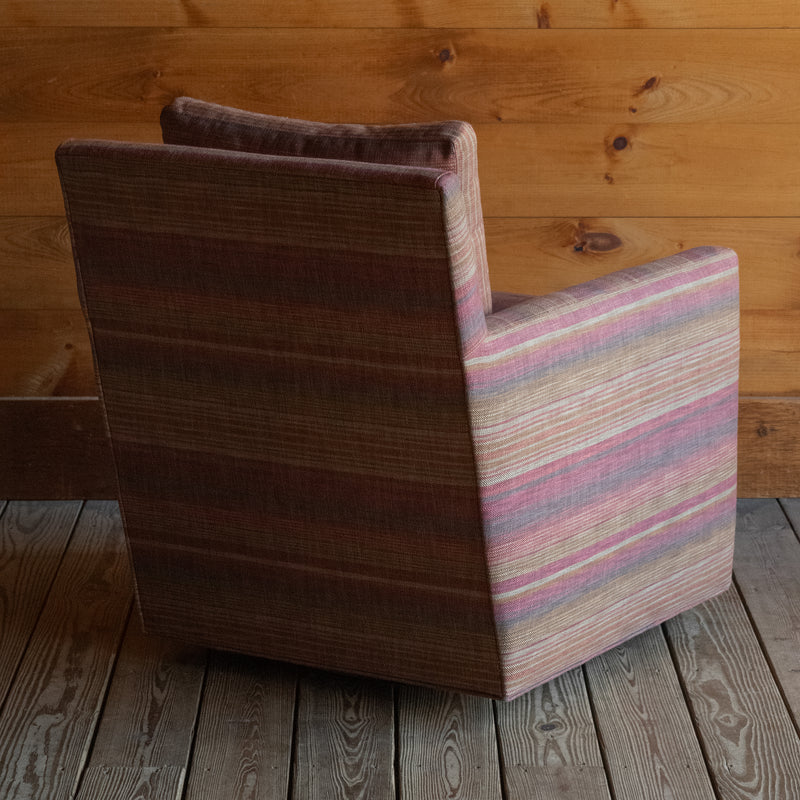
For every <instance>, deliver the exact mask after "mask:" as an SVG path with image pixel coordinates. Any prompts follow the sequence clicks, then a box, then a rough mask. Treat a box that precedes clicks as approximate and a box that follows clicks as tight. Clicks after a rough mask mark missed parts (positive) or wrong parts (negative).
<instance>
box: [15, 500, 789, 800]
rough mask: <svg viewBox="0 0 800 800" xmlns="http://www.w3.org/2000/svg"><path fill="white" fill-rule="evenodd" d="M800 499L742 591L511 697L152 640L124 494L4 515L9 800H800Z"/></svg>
mask: <svg viewBox="0 0 800 800" xmlns="http://www.w3.org/2000/svg"><path fill="white" fill-rule="evenodd" d="M798 530H800V501H798V500H785V501H780V502H779V501H776V500H760V501H742V502H741V504H740V518H739V531H738V540H737V553H736V570H735V585H734V586H733V587H731V589H730V590H729V591H728V592H727V593H726V594H724V595H723V596H721V597H719V598H717V599H715V600H713V601H711V602H708V603H706V604H705V605H703V606H700V607H698V608H696V609H694V610H692V611H690V612H687V613H686V614H683V615H682V616H680V617H678V618H677V619H675V620H673V621H671V622H669V623H667V624H666V625H664V626H663V627H662V628H658V629H655V630H653V631H651V632H649V633H646V634H644V635H642V636H640V637H639V638H638V639H635V640H634V641H632V642H630V643H629V644H628V645H626V646H625V647H621V648H618V649H616V650H613V651H611V652H609V653H607V654H606V655H604V656H601V657H600V658H597V659H595V660H594V661H592V662H590V663H588V664H587V665H586V666H585V667H583V668H580V669H576V670H574V671H572V672H571V673H568V674H567V675H565V676H563V677H562V678H560V679H558V680H555V681H553V682H551V683H550V684H548V685H546V686H544V687H542V688H541V689H539V690H536V691H534V692H532V693H531V694H529V695H528V696H526V697H523V698H521V699H520V700H517V701H515V702H513V703H508V704H506V703H492V702H491V701H489V700H483V699H478V698H473V697H465V696H461V695H451V694H445V693H441V692H436V691H431V690H426V689H417V688H410V687H405V686H396V685H392V684H386V683H380V682H375V681H366V680H358V679H349V678H343V677H339V676H332V675H329V674H325V673H320V672H315V671H312V670H307V669H297V668H293V667H289V666H286V665H280V664H275V663H272V662H269V661H263V660H257V659H251V658H245V657H241V656H234V655H228V654H222V653H215V652H206V651H203V650H198V649H194V648H191V647H186V646H182V645H179V644H175V643H172V642H166V641H162V640H158V639H153V638H149V637H145V636H144V635H143V634H142V633H141V631H140V629H139V625H138V621H137V616H136V614H135V613H134V614H131V605H132V586H131V574H130V570H129V566H128V560H127V554H126V550H125V546H124V542H123V538H122V531H121V527H120V523H119V518H118V514H117V509H116V506H115V505H114V504H111V503H95V502H90V503H86V504H85V505H84V504H81V503H77V502H41V503H27V502H26V503H22V502H19V503H17V502H15V503H9V504H8V505H7V506H4V507H3V512H2V517H0V703H2V706H0V798H2V800H16V799H17V798H26V800H27V799H28V798H39V799H40V800H60V799H61V798H78V800H112V799H113V800H133V798H141V800H162V799H163V800H166V799H167V798H169V800H177V799H178V798H182V799H183V798H185V799H186V800H211V799H212V798H214V799H215V800H216V799H217V798H219V799H220V800H232V799H233V798H237V799H238V798H241V799H242V800H244V799H245V798H247V799H248V800H256V799H257V798H270V800H271V799H272V798H291V800H300V799H302V800H306V799H308V800H311V799H312V798H325V800H329V799H333V798H340V797H342V798H363V799H364V800H383V799H384V798H389V799H391V800H395V798H408V799H409V800H429V799H431V800H434V799H435V800H439V798H442V799H444V798H465V799H467V800H500V798H505V800H532V799H533V798H543V799H545V800H555V799H556V798H569V800H599V799H600V798H603V799H604V800H624V799H625V798H631V799H632V800H646V799H647V798H670V799H671V800H705V799H706V798H709V799H710V798H717V799H719V798H724V799H725V800H727V799H728V798H764V800H797V799H798V798H800V737H799V736H798V723H799V722H800V540H798V537H797V535H796V533H795V532H796V531H798Z"/></svg>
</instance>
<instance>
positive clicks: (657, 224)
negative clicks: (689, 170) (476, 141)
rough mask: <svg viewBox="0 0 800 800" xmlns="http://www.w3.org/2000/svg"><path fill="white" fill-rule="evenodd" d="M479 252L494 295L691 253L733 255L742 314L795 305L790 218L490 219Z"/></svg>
mask: <svg viewBox="0 0 800 800" xmlns="http://www.w3.org/2000/svg"><path fill="white" fill-rule="evenodd" d="M485 226H486V248H487V254H488V259H489V270H490V273H491V276H492V286H493V287H494V288H495V289H496V290H498V291H508V292H520V293H522V294H547V293H548V292H554V291H558V290H560V289H564V288H566V287H567V286H573V285H575V284H577V283H582V282H583V281H587V280H591V279H592V278H598V277H600V276H601V275H606V274H608V273H609V272H613V271H614V270H617V269H625V268H626V267H633V266H636V265H638V264H645V263H647V262H648V261H653V260H655V259H657V258H663V257H664V256H667V255H671V254H673V253H677V252H679V251H681V250H687V249H689V248H691V247H699V246H701V245H708V244H716V245H724V246H725V247H731V248H733V249H734V250H736V252H737V253H738V255H739V261H740V265H741V266H740V275H739V282H740V291H741V304H742V308H743V309H745V310H747V311H750V310H755V309H786V310H791V309H797V308H798V307H800V247H799V246H798V230H800V220H798V219H797V218H786V217H780V218H769V217H761V218H749V217H734V218H730V219H729V218H724V217H617V218H610V217H594V218H590V217H528V218H524V217H523V218H519V217H517V218H513V217H512V218H509V217H489V218H487V219H486V220H485Z"/></svg>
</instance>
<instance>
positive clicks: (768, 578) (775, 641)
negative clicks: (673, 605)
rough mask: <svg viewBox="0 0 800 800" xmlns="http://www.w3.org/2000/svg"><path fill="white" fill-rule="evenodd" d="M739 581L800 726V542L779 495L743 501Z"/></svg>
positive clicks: (737, 559)
mask: <svg viewBox="0 0 800 800" xmlns="http://www.w3.org/2000/svg"><path fill="white" fill-rule="evenodd" d="M733 573H734V576H735V578H736V584H737V586H738V587H739V590H740V592H741V593H742V597H743V598H744V601H745V604H746V606H747V609H748V612H749V614H750V616H751V617H752V618H753V622H754V623H755V625H756V627H757V628H758V632H759V636H760V639H761V642H762V644H763V647H764V650H765V652H766V655H767V658H768V660H769V662H770V664H771V666H772V670H773V672H774V674H775V677H776V679H777V681H778V683H779V685H780V687H781V691H782V693H783V696H784V698H785V699H786V703H787V704H788V707H789V711H790V713H791V714H792V717H793V718H794V722H795V726H796V727H797V728H798V729H800V655H799V654H800V541H798V538H797V536H796V535H795V532H794V531H793V530H792V528H791V526H790V525H789V522H788V520H787V519H786V517H785V515H784V513H783V511H782V510H781V508H780V506H779V504H778V502H777V500H740V501H739V514H738V520H737V531H736V551H735V555H734V562H733Z"/></svg>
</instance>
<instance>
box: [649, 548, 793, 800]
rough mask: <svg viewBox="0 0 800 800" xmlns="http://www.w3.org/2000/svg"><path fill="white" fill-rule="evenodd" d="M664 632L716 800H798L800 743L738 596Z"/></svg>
mask: <svg viewBox="0 0 800 800" xmlns="http://www.w3.org/2000/svg"><path fill="white" fill-rule="evenodd" d="M799 549H800V546H799ZM665 627H666V630H667V633H668V635H669V639H670V644H671V646H672V650H673V652H674V653H675V656H676V662H677V665H678V668H679V671H680V675H681V677H682V681H683V685H684V686H685V688H686V694H687V696H688V699H689V702H690V704H691V710H692V716H693V717H694V719H695V724H696V727H697V730H698V732H699V734H700V738H701V740H702V744H703V750H704V752H705V755H706V760H707V763H708V765H709V768H710V770H711V775H712V779H713V781H714V784H715V786H716V788H717V791H718V793H719V794H720V795H721V796H722V797H725V798H730V799H731V800H734V798H735V799H736V800H755V799H756V798H770V797H800V738H798V737H797V735H796V732H795V729H794V727H793V726H792V721H791V718H790V717H789V714H788V713H787V710H786V706H785V705H784V704H783V700H782V698H781V695H780V692H779V691H778V687H777V686H776V685H775V683H774V681H773V679H772V675H771V674H770V671H769V667H768V666H767V663H766V660H765V659H764V654H763V653H762V652H761V650H760V648H759V644H758V640H757V638H756V635H755V633H754V631H753V629H752V627H751V625H750V622H749V620H748V618H747V614H746V612H745V610H744V608H743V606H742V602H741V600H740V599H739V595H738V593H737V591H736V588H735V587H731V588H730V589H729V590H728V591H727V592H725V593H724V594H722V595H719V596H717V597H716V598H713V599H712V600H709V601H708V602H706V603H703V604H702V605H699V606H697V607H696V608H694V609H692V610H691V611H687V612H685V613H683V614H681V615H679V616H678V617H675V618H674V619H672V620H670V621H669V622H668V623H667V624H666V626H665Z"/></svg>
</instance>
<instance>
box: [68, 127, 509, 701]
mask: <svg viewBox="0 0 800 800" xmlns="http://www.w3.org/2000/svg"><path fill="white" fill-rule="evenodd" d="M57 159H58V165H59V169H60V173H61V179H62V182H63V186H64V190H65V198H66V204H67V210H68V214H69V219H70V226H71V231H72V236H73V241H74V244H75V252H76V263H77V266H78V274H79V281H80V287H81V294H82V298H83V302H84V304H85V308H86V311H87V316H88V320H89V324H90V329H91V334H92V341H93V346H94V350H95V354H96V359H97V367H98V372H99V377H100V383H101V386H102V392H103V401H104V406H105V409H106V414H107V419H108V424H109V427H110V431H111V438H112V443H113V451H114V456H115V460H116V464H117V470H118V474H119V487H120V504H121V508H122V513H123V518H124V521H125V525H126V531H127V535H128V538H129V541H130V547H131V553H132V557H133V562H134V568H135V573H136V582H137V589H138V597H139V602H140V605H141V610H142V614H143V617H144V621H145V625H146V627H147V629H148V630H150V631H152V632H155V633H160V634H165V635H170V636H176V637H180V638H189V639H191V640H193V641H196V642H199V643H204V644H207V645H212V646H216V647H223V648H229V649H232V650H243V651H248V652H254V653H258V654H262V655H268V656H270V657H273V658H279V659H286V660H291V661H295V662H300V663H305V664H313V665H316V666H323V667H328V668H331V669H337V670H344V671H351V672H358V673H361V674H368V675H375V676H383V677H392V678H396V679H399V680H404V681H412V682H420V683H427V684H435V685H443V686H447V685H449V686H453V687H456V688H459V689H462V690H465V691H475V692H484V693H489V694H499V693H500V677H499V676H500V670H499V664H498V657H497V648H496V642H495V634H494V626H493V624H492V615H491V602H490V597H489V592H488V584H487V580H488V579H487V574H486V564H485V560H484V555H483V542H482V538H481V520H480V505H479V500H478V487H477V485H476V482H475V466H474V459H473V453H472V449H471V439H470V428H469V417H468V411H467V402H466V391H465V385H464V371H463V363H462V359H461V351H462V348H469V346H470V341H477V340H479V339H480V338H481V337H482V336H483V335H484V334H485V319H484V315H483V311H482V309H481V307H480V305H477V306H475V303H474V301H475V298H477V297H478V294H477V293H476V292H475V291H472V290H473V289H474V284H475V272H474V259H472V257H471V253H472V251H471V248H470V246H469V242H468V234H467V233H466V230H467V229H466V225H465V211H464V204H463V202H462V199H461V194H460V191H459V182H458V179H457V178H456V177H455V176H454V175H453V174H452V173H449V172H442V171H441V170H434V169H429V168H415V167H414V168H409V167H399V166H384V165H374V164H356V163H353V162H348V161H338V162H334V161H331V162H328V161H324V162H321V161H319V160H308V159H297V158H285V157H269V156H262V155H252V154H247V153H232V152H226V153H223V152H220V151H215V150H201V149H195V148H187V147H165V146H158V145H154V146H148V145H125V144H114V143H104V142H73V143H67V144H65V145H62V147H61V148H60V149H59V151H58V155H57ZM451 266H452V267H453V268H452V269H451ZM459 276H461V277H459ZM455 284H458V286H455ZM462 290H463V293H464V296H465V297H467V302H466V304H462V305H465V306H466V309H467V310H466V311H464V310H463V309H462V311H459V309H458V308H456V305H457V304H456V301H455V300H454V297H455V296H456V295H457V294H458V292H459V291H462ZM459 321H460V322H461V326H459ZM462 330H466V331H469V333H468V334H467V335H466V338H465V340H464V341H462V333H461V331H462Z"/></svg>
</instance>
